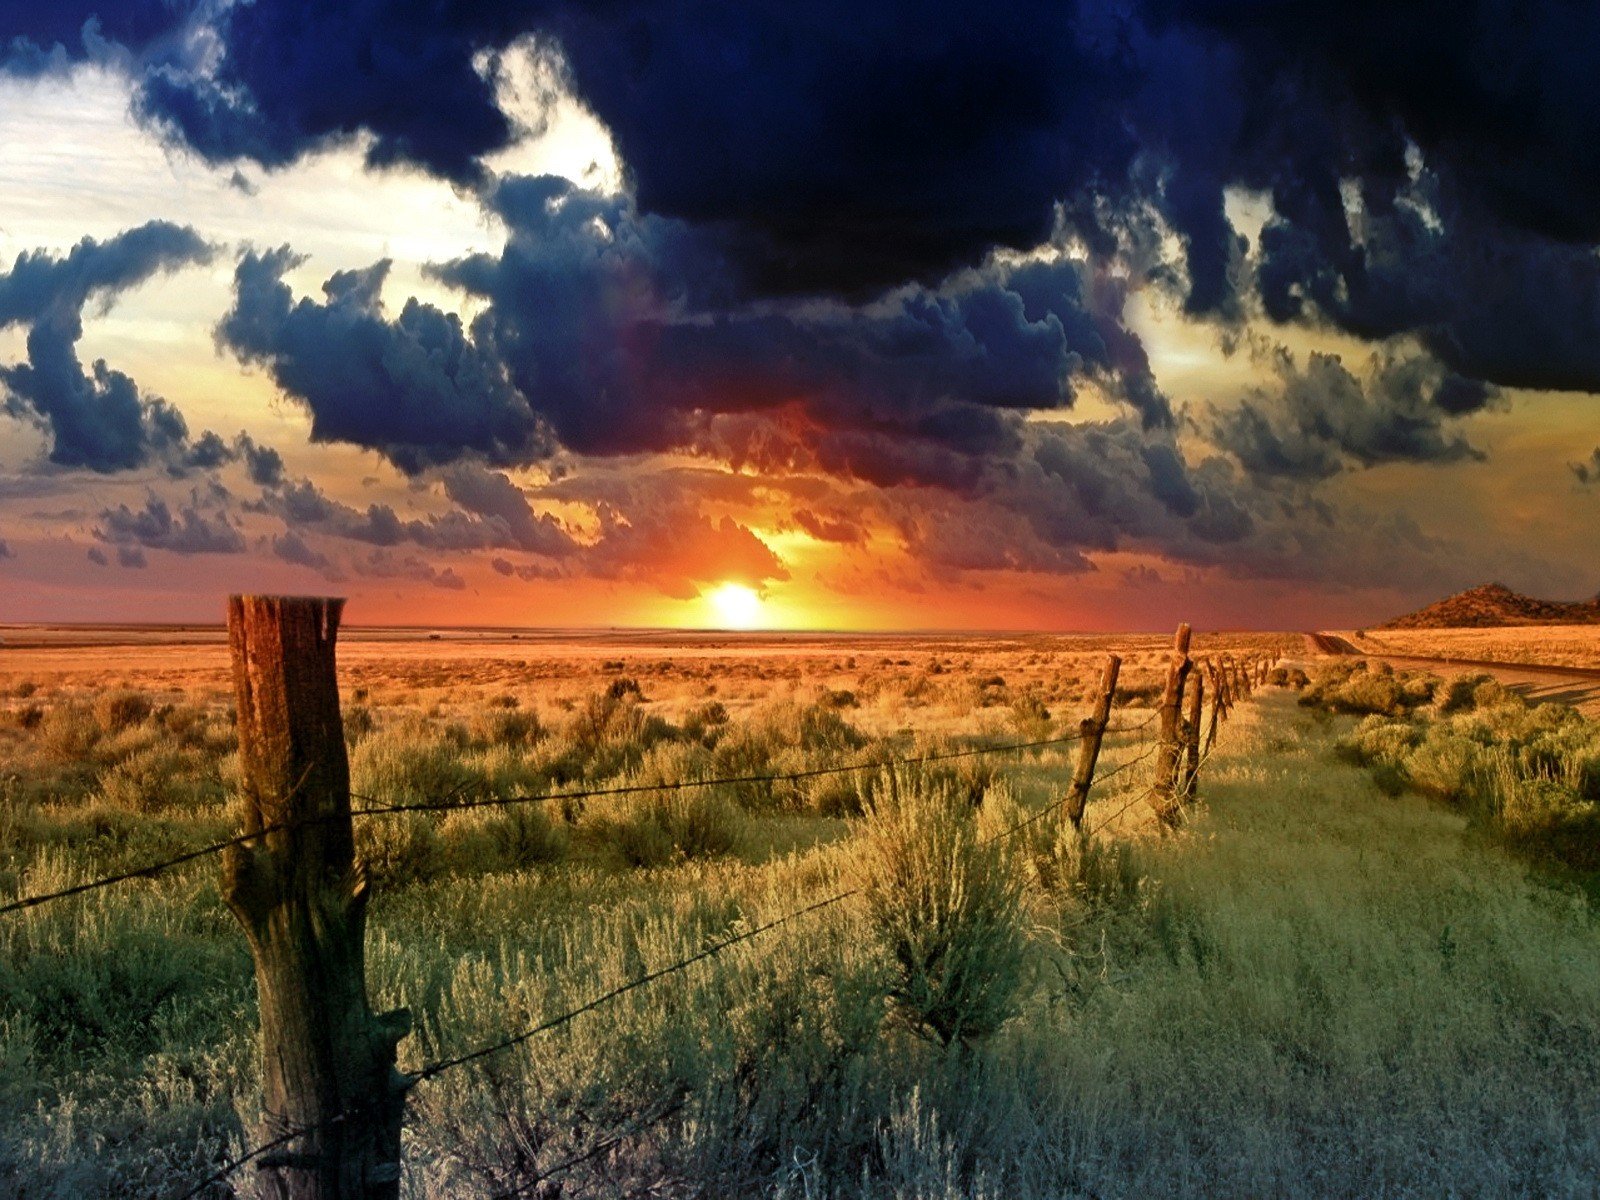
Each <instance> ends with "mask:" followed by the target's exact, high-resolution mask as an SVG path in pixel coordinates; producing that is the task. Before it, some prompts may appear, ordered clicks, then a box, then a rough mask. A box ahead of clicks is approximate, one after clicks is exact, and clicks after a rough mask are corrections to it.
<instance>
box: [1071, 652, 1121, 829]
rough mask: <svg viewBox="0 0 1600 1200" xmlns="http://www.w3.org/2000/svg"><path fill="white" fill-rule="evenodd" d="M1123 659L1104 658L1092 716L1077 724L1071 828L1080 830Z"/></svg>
mask: <svg viewBox="0 0 1600 1200" xmlns="http://www.w3.org/2000/svg"><path fill="white" fill-rule="evenodd" d="M1121 668H1122V659H1120V658H1118V657H1117V656H1116V655H1115V654H1108V655H1106V665H1105V669H1104V670H1102V671H1101V672H1100V695H1099V696H1098V697H1097V698H1096V699H1095V703H1094V715H1093V716H1089V717H1085V718H1084V719H1083V720H1082V721H1080V722H1079V723H1078V739H1079V740H1078V769H1077V770H1076V771H1075V772H1073V775H1072V796H1071V798H1070V799H1068V801H1067V820H1069V821H1071V822H1072V828H1073V829H1075V830H1077V829H1081V828H1082V827H1083V810H1084V809H1085V808H1086V807H1088V804H1089V788H1090V786H1091V785H1092V784H1093V783H1094V765H1095V763H1096V762H1097V761H1099V758H1100V743H1101V741H1102V740H1103V739H1104V738H1105V736H1106V725H1107V724H1108V723H1109V722H1110V720H1111V702H1112V700H1113V699H1114V698H1115V697H1116V692H1117V672H1118V671H1119V670H1121Z"/></svg>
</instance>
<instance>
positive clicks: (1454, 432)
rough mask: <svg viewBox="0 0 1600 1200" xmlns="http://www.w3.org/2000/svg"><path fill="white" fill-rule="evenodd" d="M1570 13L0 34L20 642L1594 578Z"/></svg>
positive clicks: (1375, 590)
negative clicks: (93, 631) (279, 612)
mask: <svg viewBox="0 0 1600 1200" xmlns="http://www.w3.org/2000/svg"><path fill="white" fill-rule="evenodd" d="M1597 54H1600V9H1597V8H1596V7H1595V6H1593V5H1588V4H1578V3H1570V2H1566V0H1560V2H1557V0H1534V2H1532V3H1525V4H1517V5H1511V4H1507V3H1504V2H1503V0H1499V2H1492V3H1491V2H1488V0H1465V2H1461V3H1448V4H1447V3H1443V2H1430V3H1406V2H1403V0H1402V2H1400V3H1385V4H1378V3H1375V2H1372V3H1369V2H1366V0H1356V2H1353V3H1333V2H1331V0H1304V2H1302V3H1293V4H1291V3H1286V2H1283V0H1251V2H1240V3H1225V2H1222V0H1116V2H1115V3H1112V2H1108V0H1080V2H1077V3H1073V2H1067V3H1060V2H1052V3H1037V4H1036V3H1031V2H1030V3H1023V2H1013V3H999V4H991V5H985V6H979V7H977V8H975V7H973V6H970V5H957V4H954V3H937V2H933V3H929V2H923V3H917V4H902V3H893V2H886V3H878V4H873V5H860V4H852V5H848V6H847V5H844V4H838V3H833V2H831V0H830V2H824V3H814V4H800V3H793V2H789V3H781V4H780V3H770V2H768V0H744V2H742V3H689V4H684V3H654V2H629V0H618V2H616V3H607V4H603V5H602V4H574V3H559V2H552V3H521V4H518V3H504V2H500V3H493V2H489V0H444V2H439V0H430V2H428V3H422V2H421V0H354V2H337V3H335V2H333V0H302V2H298V3H288V2H284V0H253V2H250V3H245V2H239V0H116V2H114V0H87V2H80V0H61V2H59V3H53V4H51V5H48V6H44V5H39V4H37V3H23V2H19V0H0V180H3V181H4V183H3V186H0V621H184V622H188V621H216V620H219V619H220V617H221V614H222V611H223V597H224V596H225V595H226V594H227V593H229V592H235V591H253V592H286V593H301V594H329V595H343V596H348V597H349V598H350V606H349V608H348V610H347V612H348V619H349V620H350V621H352V622H355V623H361V624H406V625H519V626H565V625H579V626H638V625H645V626H757V627H773V628H826V629H893V628H915V629H923V628H962V629H985V628H994V629H999V628H1006V629H1083V630H1111V629H1147V628H1163V627H1168V626H1170V625H1171V624H1172V623H1174V622H1175V621H1177V620H1180V619H1181V620H1189V621H1191V622H1193V623H1195V624H1196V625H1197V626H1199V627H1227V628H1291V629H1293V628H1346V627H1353V626H1361V625H1365V624H1369V623H1375V622H1377V621H1379V620H1381V619H1383V618H1385V617H1387V616H1392V615H1395V614H1397V613H1399V612H1402V611H1405V610H1407V609H1410V608H1414V607H1417V606H1419V605H1421V604H1423V603H1426V602H1428V601H1430V600H1432V599H1435V598H1437V597H1438V596H1441V595H1443V594H1445V593H1448V592H1452V591H1456V590H1460V589H1461V588H1464V587H1468V586H1471V585H1474V584H1478V583H1484V582H1490V581H1499V582H1503V583H1505V584H1507V585H1509V586H1511V587H1514V588H1517V589H1519V590H1523V591H1527V592H1530V593H1533V594H1536V595H1539V596H1544V597H1550V598H1560V599H1576V598H1580V597H1586V596H1590V595H1593V594H1595V592H1596V591H1597V589H1600V557H1597V555H1596V553H1595V548H1596V546H1600V399H1597V396H1596V393H1600V83H1597V81H1596V77H1595V73H1594V71H1593V69H1592V64H1593V62H1594V61H1595V58H1596V55H1597Z"/></svg>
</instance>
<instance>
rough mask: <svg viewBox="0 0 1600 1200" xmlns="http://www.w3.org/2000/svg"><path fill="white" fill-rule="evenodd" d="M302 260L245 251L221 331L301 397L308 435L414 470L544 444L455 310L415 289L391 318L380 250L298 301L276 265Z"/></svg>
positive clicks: (518, 455)
mask: <svg viewBox="0 0 1600 1200" xmlns="http://www.w3.org/2000/svg"><path fill="white" fill-rule="evenodd" d="M299 261H300V260H299V259H298V258H297V257H296V256H295V255H294V254H293V253H292V252H290V251H289V250H288V249H280V250H273V251H268V252H267V253H265V254H258V253H255V252H253V251H252V252H249V253H246V254H245V255H244V257H243V258H242V259H241V260H240V262H239V266H238V269H237V271H236V273H235V294H234V303H233V307H232V308H231V309H230V310H229V311H228V313H227V314H226V315H225V316H224V317H223V319H222V323H221V324H220V326H219V327H218V337H219V339H220V340H221V342H222V343H223V344H224V345H226V346H228V347H229V348H230V349H232V350H233V351H234V352H235V353H236V354H238V355H239V357H240V358H241V359H243V360H244V361H245V362H247V363H258V364H261V365H263V366H265V367H266V368H267V370H268V372H269V373H270V374H271V376H272V378H273V381H274V382H276V383H277V384H278V386H279V387H280V388H282V389H283V390H284V392H285V393H287V394H288V395H289V396H291V397H293V398H294V399H296V400H298V401H300V402H301V403H303V404H304V405H305V407H306V409H307V410H308V411H309V413H310V414H311V438H312V440H313V441H343V442H351V443H354V444H355V445H358V446H367V447H370V448H372V449H374V450H379V451H381V452H382V453H383V454H385V455H386V456H387V457H388V458H389V459H390V460H391V461H392V462H394V463H395V464H396V465H398V466H400V467H401V468H402V469H403V470H406V471H411V472H416V471H420V470H422V469H423V468H425V467H426V466H428V465H430V464H436V463H444V462H452V461H454V460H456V459H458V458H460V457H462V456H463V455H466V454H469V453H471V454H477V455H480V456H482V457H483V458H486V459H488V460H490V461H492V462H516V461H526V460H527V459H529V458H531V457H534V456H535V455H537V454H538V453H539V446H540V441H539V428H538V423H537V421H536V420H535V418H534V415H533V413H532V412H531V411H530V409H529V407H528V405H527V403H526V402H525V401H524V400H523V398H522V396H521V395H519V394H518V392H517V391H516V389H515V388H513V387H512V386H511V385H510V383H509V382H508V381H507V380H506V378H505V376H504V372H503V371H502V369H501V367H500V365H499V364H498V363H497V362H496V361H494V360H493V359H492V358H489V357H487V356H486V355H485V354H484V353H483V352H482V350H481V348H480V347H479V345H478V342H477V341H476V339H475V338H473V337H471V336H469V335H468V334H467V332H466V330H465V329H464V328H463V327H462V323H461V319H460V318H459V317H458V316H456V315H455V314H454V313H444V312H441V311H440V310H439V309H437V308H434V307H433V306H431V305H428V304H423V303H421V302H419V301H417V300H415V299H413V300H408V301H407V302H406V304H405V307H404V308H403V309H402V310H401V312H400V314H399V316H398V317H397V318H395V320H394V321H392V322H391V321H389V320H387V319H386V317H385V314H384V311H383V305H382V300H381V291H382V288H383V282H384V279H385V277H386V276H387V274H388V270H389V264H388V262H387V261H385V262H380V263H378V264H376V265H375V266H373V267H370V268H368V269H366V270H363V271H341V272H339V273H338V274H336V275H334V276H333V277H331V278H330V279H329V280H328V281H327V283H325V284H324V285H323V293H324V297H325V298H324V300H323V301H322V302H321V303H318V302H316V301H314V300H311V299H309V298H302V299H300V300H299V301H296V300H295V299H294V296H293V294H292V293H291V292H290V289H289V285H288V284H286V283H285V282H284V281H283V275H284V273H285V272H286V271H288V270H289V268H290V267H292V266H294V265H296V264H297V263H298V262H299Z"/></svg>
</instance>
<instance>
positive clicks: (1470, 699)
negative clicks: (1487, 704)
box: [1439, 671, 1494, 716]
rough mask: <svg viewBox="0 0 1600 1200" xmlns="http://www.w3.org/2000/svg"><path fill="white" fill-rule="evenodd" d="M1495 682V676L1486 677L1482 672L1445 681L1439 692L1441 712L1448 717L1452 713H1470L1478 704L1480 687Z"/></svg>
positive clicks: (1457, 676) (1470, 673)
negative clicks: (1477, 694)
mask: <svg viewBox="0 0 1600 1200" xmlns="http://www.w3.org/2000/svg"><path fill="white" fill-rule="evenodd" d="M1493 682H1494V676H1493V675H1485V674H1484V673H1482V672H1481V671H1480V672H1469V673H1468V674H1465V675H1456V676H1453V677H1452V678H1450V679H1448V680H1446V681H1445V684H1444V686H1443V688H1442V689H1441V691H1440V692H1439V711H1440V712H1441V713H1443V714H1445V715H1447V716H1448V715H1449V714H1451V713H1458V712H1470V711H1471V710H1472V709H1473V708H1474V707H1475V706H1476V704H1477V696H1476V692H1477V690H1478V687H1479V685H1481V684H1485V683H1493Z"/></svg>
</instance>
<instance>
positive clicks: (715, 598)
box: [706, 583, 767, 629]
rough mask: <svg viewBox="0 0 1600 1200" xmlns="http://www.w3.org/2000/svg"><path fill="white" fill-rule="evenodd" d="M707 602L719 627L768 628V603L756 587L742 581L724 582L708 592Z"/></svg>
mask: <svg viewBox="0 0 1600 1200" xmlns="http://www.w3.org/2000/svg"><path fill="white" fill-rule="evenodd" d="M706 603H707V604H708V605H709V606H710V608H711V611H712V613H713V615H714V617H715V620H716V624H717V625H718V627H719V628H722V629H764V628H766V624H767V622H766V605H765V604H764V603H763V601H762V599H761V597H760V595H759V594H757V592H756V590H755V589H754V588H751V587H746V586H745V585H744V584H742V583H724V584H722V585H721V586H719V587H717V588H715V589H713V590H712V591H710V592H707V593H706Z"/></svg>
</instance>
